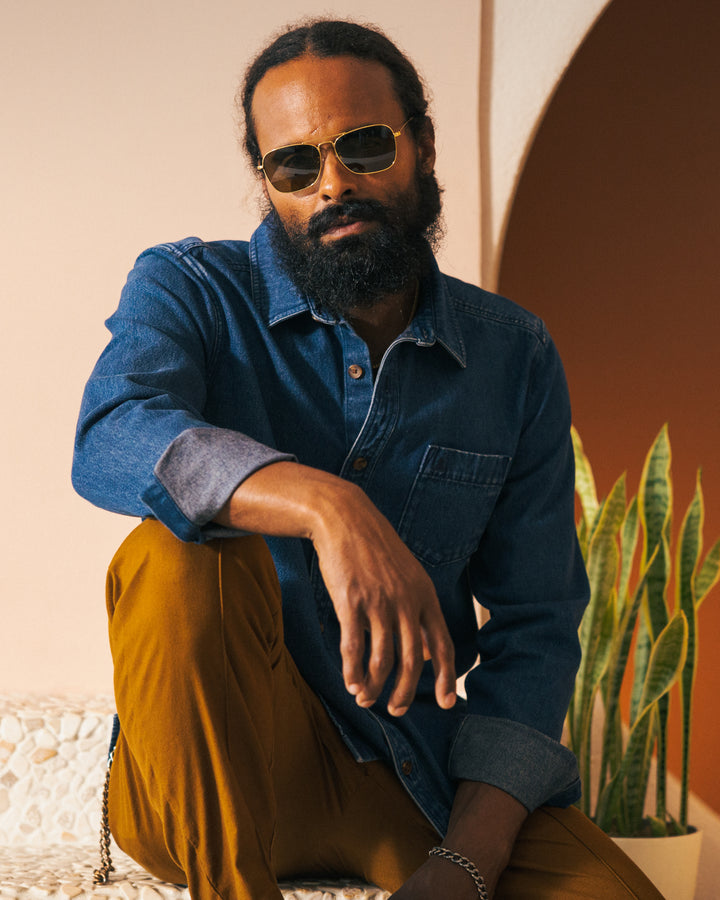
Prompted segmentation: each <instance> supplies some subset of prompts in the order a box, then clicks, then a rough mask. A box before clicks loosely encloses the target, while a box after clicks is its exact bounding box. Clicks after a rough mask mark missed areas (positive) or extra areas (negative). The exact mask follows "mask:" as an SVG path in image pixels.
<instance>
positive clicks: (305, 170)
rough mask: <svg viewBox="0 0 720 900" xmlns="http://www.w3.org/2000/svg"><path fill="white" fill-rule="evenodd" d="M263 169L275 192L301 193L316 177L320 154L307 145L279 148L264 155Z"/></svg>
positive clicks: (314, 148)
mask: <svg viewBox="0 0 720 900" xmlns="http://www.w3.org/2000/svg"><path fill="white" fill-rule="evenodd" d="M263 169H264V171H265V174H266V175H267V177H268V181H269V182H270V184H271V185H272V186H273V187H274V188H275V190H276V191H281V192H282V193H290V192H291V191H301V190H302V189H303V188H306V187H310V185H311V184H312V183H313V182H314V181H315V179H316V178H317V177H318V174H319V172H320V152H319V151H318V149H317V148H316V147H311V146H310V145H308V144H297V145H295V146H293V147H281V148H280V149H279V150H272V151H271V152H270V153H268V154H267V155H266V157H265V159H264V160H263Z"/></svg>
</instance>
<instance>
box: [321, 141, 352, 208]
mask: <svg viewBox="0 0 720 900" xmlns="http://www.w3.org/2000/svg"><path fill="white" fill-rule="evenodd" d="M320 153H321V155H322V168H321V169H320V177H319V179H318V192H319V193H320V196H321V197H322V198H323V199H324V200H329V201H333V202H336V201H338V200H340V198H341V197H349V196H352V194H354V193H355V190H356V186H357V185H356V178H357V176H356V175H355V173H354V172H351V171H350V170H349V169H346V168H345V166H344V165H343V164H342V163H341V162H340V160H339V159H338V157H337V153H336V152H335V148H334V146H333V145H332V144H331V143H329V142H328V143H327V144H323V145H321V148H320Z"/></svg>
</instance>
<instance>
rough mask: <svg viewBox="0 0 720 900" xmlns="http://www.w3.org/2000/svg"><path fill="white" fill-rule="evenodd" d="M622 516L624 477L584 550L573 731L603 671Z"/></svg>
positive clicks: (611, 621) (584, 715)
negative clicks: (585, 582) (586, 595)
mask: <svg viewBox="0 0 720 900" xmlns="http://www.w3.org/2000/svg"><path fill="white" fill-rule="evenodd" d="M624 513H625V476H624V475H622V476H621V477H620V478H619V479H618V480H617V481H616V482H615V484H614V486H613V489H612V490H611V492H610V494H609V496H608V497H607V498H606V500H605V501H604V502H603V504H602V505H601V508H600V517H599V520H598V522H597V525H596V526H595V530H594V533H593V536H592V539H591V541H590V545H589V547H588V560H587V570H588V579H589V581H590V602H589V604H588V607H587V609H586V611H585V615H584V616H583V621H582V623H581V625H580V642H581V645H582V648H583V654H582V658H581V661H580V668H579V669H578V676H577V678H576V682H575V684H576V696H575V704H574V712H575V716H576V721H575V724H576V727H579V728H581V729H583V728H584V727H585V725H586V723H587V721H588V716H591V714H592V707H593V704H594V698H595V694H596V693H597V689H598V686H599V684H600V681H601V679H602V677H603V675H604V673H605V670H606V668H607V661H608V657H609V654H610V643H611V640H612V632H613V626H614V621H615V616H616V613H615V607H616V588H615V585H616V582H617V572H618V565H619V551H618V546H617V539H616V538H617V532H618V529H619V528H620V525H621V523H622V521H623V518H624Z"/></svg>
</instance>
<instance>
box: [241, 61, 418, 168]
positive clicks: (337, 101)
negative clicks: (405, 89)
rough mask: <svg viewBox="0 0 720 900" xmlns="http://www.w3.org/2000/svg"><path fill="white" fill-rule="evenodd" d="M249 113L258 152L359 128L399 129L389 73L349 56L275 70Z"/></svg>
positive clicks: (262, 81)
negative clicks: (362, 126) (253, 125)
mask: <svg viewBox="0 0 720 900" xmlns="http://www.w3.org/2000/svg"><path fill="white" fill-rule="evenodd" d="M252 112H253V122H254V124H255V131H256V134H257V139H258V144H259V145H260V149H261V151H266V150H269V149H271V148H272V147H278V146H281V145H283V144H288V143H295V142H297V141H303V140H309V141H310V140H311V141H320V140H323V139H325V138H327V137H331V136H333V135H335V134H338V133H339V132H341V131H346V130H348V129H350V128H356V127H357V126H359V125H370V124H380V123H381V124H386V125H391V126H392V127H393V128H399V127H400V126H401V125H402V123H403V121H402V120H403V111H402V107H401V106H400V101H399V100H398V97H397V94H396V93H395V88H394V86H393V83H392V76H391V75H390V72H389V70H388V69H386V68H385V66H383V65H382V64H381V63H378V62H374V61H370V60H361V59H356V58H355V57H352V56H336V57H330V58H328V59H322V58H320V57H317V56H311V55H306V56H301V57H298V59H294V60H291V61H290V62H287V63H283V64H282V65H280V66H275V67H274V68H272V69H270V70H269V71H268V72H267V73H266V74H265V75H264V76H263V77H262V78H261V79H260V82H259V83H258V85H257V87H256V89H255V94H254V97H253V103H252Z"/></svg>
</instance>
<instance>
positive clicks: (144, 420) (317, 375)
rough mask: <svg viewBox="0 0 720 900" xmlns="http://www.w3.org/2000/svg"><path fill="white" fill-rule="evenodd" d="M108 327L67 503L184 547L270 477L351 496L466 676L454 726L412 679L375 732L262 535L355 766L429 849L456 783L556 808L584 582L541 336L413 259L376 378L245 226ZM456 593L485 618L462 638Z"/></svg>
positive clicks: (312, 568)
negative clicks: (386, 769) (381, 771)
mask: <svg viewBox="0 0 720 900" xmlns="http://www.w3.org/2000/svg"><path fill="white" fill-rule="evenodd" d="M107 325H108V328H109V329H110V332H111V334H112V338H111V340H110V343H109V344H108V346H107V348H106V349H105V351H104V352H103V354H102V356H101V357H100V359H99V361H98V363H97V365H96V367H95V369H94V371H93V373H92V376H91V378H90V380H89V382H88V385H87V388H86V390H85V395H84V398H83V403H82V409H81V412H80V421H79V425H78V432H77V440H76V449H75V459H74V464H73V483H74V485H75V488H76V489H77V491H78V492H79V493H80V494H82V495H83V496H84V497H86V498H87V499H89V500H90V501H92V502H93V503H96V504H97V505H99V506H101V507H104V508H105V509H109V510H113V511H116V512H119V513H124V514H126V515H130V516H142V517H147V516H152V517H155V518H157V519H159V520H160V521H161V522H163V523H164V524H165V525H166V526H167V527H168V528H169V529H170V530H171V531H172V532H173V533H174V534H175V535H177V536H178V537H179V538H181V539H182V540H185V541H196V542H202V541H207V540H210V539H212V538H218V537H223V536H229V535H233V534H238V533H239V532H234V531H232V530H230V529H227V528H223V527H222V526H218V525H216V524H213V518H214V516H215V515H216V514H217V512H218V511H219V509H220V508H221V507H222V506H223V504H224V503H225V501H226V500H227V499H228V498H229V496H230V495H231V494H232V492H233V491H234V489H235V488H236V487H237V485H238V484H239V483H241V482H242V481H243V479H245V478H246V477H248V476H249V475H250V474H252V473H253V472H254V471H256V470H257V469H258V468H260V467H262V466H265V465H267V464H269V463H273V462H276V461H279V460H287V459H292V460H298V461H299V462H301V463H303V464H305V465H309V466H314V467H317V468H319V469H323V470H325V471H327V472H332V473H334V474H336V475H339V476H340V477H341V478H345V479H347V480H348V481H351V482H353V483H355V484H357V485H359V486H360V487H361V488H362V489H363V490H364V491H365V492H366V493H367V494H368V496H369V497H370V499H371V500H372V501H373V502H374V503H375V504H376V506H377V507H378V509H379V510H380V511H381V512H382V513H383V514H384V515H385V516H386V517H387V518H388V519H389V521H390V522H391V524H392V525H393V526H394V528H395V529H396V530H397V532H398V534H399V535H400V537H401V538H402V540H403V541H404V542H405V543H406V544H407V546H408V547H409V548H410V550H411V551H412V552H413V553H414V555H415V556H416V557H417V559H418V560H419V561H420V562H421V563H422V565H423V566H424V567H425V569H426V570H427V572H428V574H429V575H430V577H431V579H432V580H433V582H434V584H435V588H436V590H437V593H438V597H439V598H440V603H441V605H442V609H443V612H444V615H445V619H446V621H447V625H448V628H449V631H450V634H451V636H452V639H453V641H454V644H455V652H456V666H457V671H458V675H461V674H463V673H465V672H467V671H468V670H471V671H470V673H469V675H468V677H467V679H466V691H467V700H463V699H459V700H458V703H457V704H456V706H455V708H454V709H452V710H441V709H440V708H439V707H438V706H437V705H436V703H435V701H434V691H433V673H432V666H431V664H430V663H427V664H426V665H425V667H424V669H423V672H422V675H421V678H420V682H419V685H418V691H417V696H416V699H415V701H414V703H413V704H412V706H411V707H410V710H409V711H408V712H407V713H406V715H404V716H403V717H401V718H394V717H392V716H390V715H389V714H388V713H387V709H386V702H387V697H388V694H389V687H388V688H387V689H386V690H385V691H384V692H383V694H382V695H381V697H380V699H379V700H378V702H377V703H376V704H375V705H374V707H373V708H372V709H369V710H368V709H361V708H360V707H358V706H357V705H356V704H355V702H354V700H353V698H352V697H351V696H350V695H349V694H348V693H347V691H346V690H345V687H344V684H343V680H342V673H341V659H340V653H339V626H338V621H337V618H336V616H335V613H334V610H333V606H332V603H331V601H330V597H329V595H328V593H327V591H326V589H325V586H324V584H323V581H322V577H321V575H320V572H319V568H318V563H317V558H316V555H315V553H314V550H313V546H312V544H311V543H310V542H309V541H307V540H302V539H297V538H276V537H269V538H267V542H268V545H269V547H270V550H271V552H272V555H273V558H274V561H275V565H276V568H277V571H278V575H279V579H280V583H281V586H282V598H283V615H284V621H285V634H286V642H287V645H288V647H289V649H290V652H291V653H292V655H293V657H294V659H295V661H296V663H297V665H298V667H299V669H300V671H301V672H302V674H303V676H304V677H305V679H306V680H307V682H308V683H309V685H310V686H311V687H312V688H313V689H314V690H315V691H316V692H317V694H318V695H319V696H320V697H321V699H322V701H323V703H324V704H325V707H326V709H327V710H328V712H329V714H330V716H331V717H332V719H333V721H334V722H335V723H336V725H337V727H338V729H339V730H340V732H341V734H342V736H343V738H344V740H345V742H346V744H347V745H348V747H349V748H350V749H351V750H352V752H353V753H354V755H355V757H356V759H358V760H371V759H383V760H386V761H387V762H388V763H390V764H391V765H393V766H394V768H395V770H396V771H397V774H398V777H399V778H400V779H401V780H402V781H403V783H404V785H405V786H406V788H407V790H408V791H409V792H410V794H411V796H412V797H413V798H414V800H415V802H416V803H417V804H418V806H419V807H420V809H421V810H422V811H423V812H424V813H425V815H426V816H427V818H428V819H429V820H430V822H431V823H432V824H433V825H435V827H436V828H437V830H438V831H439V832H440V833H444V832H445V830H446V828H447V822H448V816H449V810H450V806H451V804H452V799H453V795H454V790H455V786H456V782H457V780H458V779H469V780H475V781H484V782H487V783H489V784H493V785H496V786H497V787H499V788H502V789H503V790H505V791H507V792H509V793H510V794H512V795H513V796H514V797H516V798H517V799H518V800H519V801H520V802H521V803H523V804H524V805H525V806H526V807H527V808H528V809H529V810H532V809H534V808H536V807H537V806H539V805H541V804H544V803H553V804H556V805H567V804H569V803H571V802H573V801H575V800H576V799H577V798H578V796H579V792H580V785H579V778H578V772H577V765H576V761H575V758H574V756H573V755H572V753H571V752H570V751H569V750H568V749H567V748H565V747H564V746H562V744H561V743H560V737H561V731H562V726H563V719H564V715H565V711H566V708H567V705H568V702H569V698H570V694H571V691H572V686H573V680H574V676H575V671H576V668H577V665H578V662H579V646H578V639H577V628H578V625H579V621H580V618H581V615H582V612H583V610H584V607H585V605H586V602H587V579H586V575H585V570H584V566H583V562H582V558H581V556H580V553H579V549H578V546H577V542H576V538H575V527H574V469H573V453H572V445H571V441H570V437H569V426H570V410H569V402H568V396H567V388H566V384H565V378H564V374H563V370H562V365H561V363H560V360H559V358H558V355H557V352H556V350H555V347H554V345H553V343H552V341H551V339H550V338H549V336H548V334H547V332H546V330H545V327H544V325H543V324H542V322H541V321H540V320H539V319H537V318H536V317H535V316H533V315H531V314H530V313H528V312H526V311H524V310H523V309H521V308H520V307H518V306H516V305H514V304H513V303H511V302H510V301H508V300H506V299H504V298H502V297H498V296H495V295H493V294H490V293H487V292H485V291H482V290H480V289H479V288H476V287H474V286H471V285H468V284H466V283H463V282H461V281H458V280H457V279H454V278H450V277H448V276H446V275H443V274H441V273H440V272H439V270H438V269H437V266H436V265H435V263H434V262H433V264H432V267H431V270H430V272H429V274H428V275H427V277H425V278H424V279H423V282H422V284H421V287H420V294H419V302H418V307H417V312H416V314H415V317H414V318H413V320H412V322H411V323H410V324H409V325H408V327H407V328H406V330H405V331H404V332H403V333H402V334H400V335H399V336H398V337H397V338H396V339H395V341H393V343H392V344H391V346H390V347H389V348H388V349H387V351H386V353H385V355H384V358H383V360H382V363H381V365H380V368H379V370H378V371H377V374H376V376H375V377H373V372H372V368H371V363H370V357H369V353H368V348H367V346H366V345H365V343H364V342H363V341H362V340H361V339H360V338H359V337H358V336H357V335H356V334H355V332H354V331H353V329H352V327H351V326H350V325H349V324H348V323H347V322H346V321H344V320H342V319H336V318H334V317H332V316H330V315H327V314H324V313H322V312H320V311H319V310H318V309H317V308H316V306H315V304H314V303H313V301H312V298H309V299H308V298H306V297H304V296H301V295H300V294H299V293H298V292H297V290H296V289H295V288H294V286H293V284H292V282H291V281H290V279H289V278H288V277H287V275H286V274H284V272H283V271H282V270H281V269H280V268H279V267H278V265H277V264H276V262H275V260H274V257H273V253H272V249H271V246H270V242H269V236H268V232H267V227H266V225H264V224H263V225H261V226H260V228H259V229H258V230H257V231H256V232H255V234H254V235H253V236H252V239H251V241H250V242H249V243H247V242H240V241H219V242H212V243H205V242H203V241H201V240H199V239H198V238H188V239H187V240H184V241H181V242H179V243H173V244H165V245H162V246H159V247H155V248H152V249H150V250H148V251H146V252H145V253H144V254H142V255H141V256H140V258H139V259H138V261H137V263H136V265H135V268H134V269H133V270H132V272H131V273H130V275H129V277H128V281H127V284H126V286H125V289H124V291H123V294H122V298H121V300H120V305H119V308H118V310H117V312H116V313H115V314H114V315H113V316H112V317H111V318H110V319H109V320H108V323H107ZM473 597H474V598H476V599H477V601H479V603H480V604H482V606H483V607H485V609H486V610H487V611H488V612H489V619H488V621H487V622H486V624H485V625H484V626H483V627H482V628H481V629H479V628H478V625H477V618H476V611H475V604H474V601H473ZM478 656H479V658H480V664H479V665H477V666H475V667H474V668H473V666H474V664H475V662H476V660H477V658H478ZM393 681H394V675H391V676H390V678H389V679H388V685H391V684H392V683H393Z"/></svg>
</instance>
